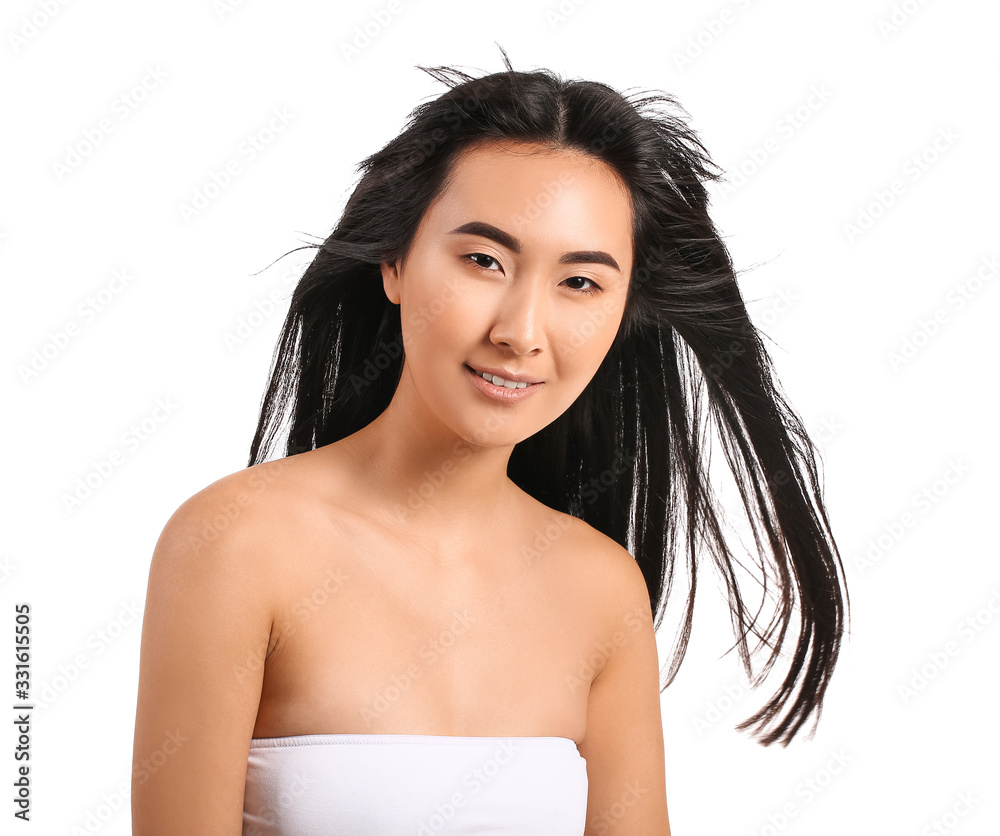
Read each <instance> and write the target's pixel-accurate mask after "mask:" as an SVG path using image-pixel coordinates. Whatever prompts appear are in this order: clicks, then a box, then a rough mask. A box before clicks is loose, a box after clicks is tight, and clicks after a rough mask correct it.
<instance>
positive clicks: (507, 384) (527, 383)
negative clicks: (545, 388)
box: [465, 363, 544, 403]
mask: <svg viewBox="0 0 1000 836" xmlns="http://www.w3.org/2000/svg"><path fill="white" fill-rule="evenodd" d="M465 369H466V371H467V372H468V373H469V377H470V378H471V379H472V382H473V384H474V385H475V386H476V388H477V389H479V391H480V392H482V393H483V394H484V395H486V396H487V397H489V398H491V399H492V400H498V401H504V402H507V403H511V402H514V401H520V400H523V399H524V398H526V397H528V396H530V395H532V394H534V392H536V391H537V390H538V389H539V387H541V386H542V384H543V383H544V381H541V380H534V379H532V378H528V377H526V376H524V375H518V376H514V375H511V377H510V378H505V377H503V376H502V375H499V374H494V373H493V372H492V371H490V370H480V369H476V368H473V367H472V366H470V365H469V364H468V363H466V364H465ZM508 374H510V373H509V372H508Z"/></svg>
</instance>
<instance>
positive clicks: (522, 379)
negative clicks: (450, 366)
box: [465, 363, 544, 384]
mask: <svg viewBox="0 0 1000 836" xmlns="http://www.w3.org/2000/svg"><path fill="white" fill-rule="evenodd" d="M465 365H466V366H467V367H468V368H470V369H472V370H473V371H476V372H486V373H487V374H495V375H496V376H497V377H502V378H503V379H504V380H513V381H514V382H515V383H528V384H531V383H543V382H544V381H541V380H535V378H533V377H529V376H528V375H526V374H517V373H516V372H515V371H513V370H512V369H501V368H499V367H494V366H473V365H472V364H471V363H466V364H465Z"/></svg>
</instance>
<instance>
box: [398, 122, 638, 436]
mask: <svg viewBox="0 0 1000 836" xmlns="http://www.w3.org/2000/svg"><path fill="white" fill-rule="evenodd" d="M631 227H632V217H631V208H630V202H629V198H628V193H627V190H626V187H625V186H624V184H623V183H622V182H621V181H620V180H619V179H618V177H617V175H616V174H615V173H614V172H613V170H612V169H611V168H610V167H608V166H607V165H606V164H605V163H603V162H601V161H600V160H597V159H595V158H593V157H590V156H588V155H586V154H583V153H581V152H577V151H566V150H559V151H553V150H550V149H545V148H543V147H542V146H537V145H529V144H525V143H513V142H504V143H502V144H501V143H496V142H491V143H486V144H481V145H477V146H475V147H473V148H470V149H467V150H466V151H465V152H464V153H463V154H462V155H461V156H460V157H459V158H458V160H457V161H456V163H455V166H454V168H453V174H452V177H451V179H450V180H449V182H448V184H447V185H446V187H445V189H444V190H443V191H442V192H441V193H440V194H439V195H438V197H437V198H436V199H435V200H434V201H433V202H432V203H431V205H430V206H429V207H428V209H427V211H426V213H425V214H424V217H423V219H422V220H421V223H420V226H419V228H418V230H417V233H416V237H415V239H414V241H413V245H412V248H411V250H410V252H409V254H408V255H407V257H406V260H405V261H404V262H402V263H400V262H397V263H395V264H388V263H384V264H383V265H382V276H383V284H384V287H385V292H386V295H387V296H388V297H389V299H390V300H391V301H392V302H393V303H395V304H399V305H400V317H401V321H402V331H403V348H404V363H403V370H402V377H401V379H400V383H399V386H400V388H402V387H408V391H407V392H406V393H405V394H406V396H407V397H410V396H416V397H418V398H419V399H420V400H421V401H423V402H424V403H425V404H426V406H427V408H428V409H429V410H430V411H431V412H432V413H433V414H434V415H436V416H437V417H438V419H440V420H441V421H442V422H444V424H446V425H447V426H449V427H451V428H452V429H453V430H454V431H455V432H456V433H458V434H459V435H460V436H461V437H462V438H464V439H465V440H466V441H468V442H470V443H473V444H477V445H485V446H507V445H513V444H516V443H518V442H520V441H523V440H524V439H525V438H528V437H529V436H531V435H533V434H534V433H536V432H538V431H539V430H540V429H542V427H544V426H546V425H548V424H550V423H551V422H552V421H554V420H555V419H556V418H558V417H559V416H560V415H561V414H562V413H563V412H565V411H566V409H567V408H568V407H569V406H570V405H571V404H572V403H573V401H575V400H576V398H577V397H578V396H579V395H580V393H581V392H582V391H583V390H584V388H586V386H587V384H588V383H589V382H590V380H591V378H592V377H593V376H594V374H595V372H596V371H597V368H598V367H599V366H600V364H601V362H602V361H603V360H604V357H605V355H606V354H607V352H608V349H609V348H610V346H611V343H612V342H613V341H614V338H615V335H616V333H617V332H618V327H619V325H620V324H621V320H622V316H623V313H624V309H625V298H626V295H627V291H628V281H629V275H630V274H631V270H632V233H631ZM475 370H479V371H480V372H482V371H489V370H492V371H495V372H496V373H497V374H498V375H499V376H500V377H501V378H505V379H509V378H519V379H523V380H527V381H531V383H530V385H528V386H524V387H522V386H521V384H517V388H510V385H507V386H505V385H503V383H502V381H498V382H497V383H498V384H499V385H497V384H493V383H490V382H487V381H486V380H484V379H483V378H482V377H481V376H480V375H479V374H477V372H476V371H475ZM504 372H507V374H506V375H505V374H504ZM511 382H513V381H511ZM399 394H400V393H399V392H397V396H399Z"/></svg>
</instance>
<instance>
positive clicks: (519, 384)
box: [465, 363, 542, 389]
mask: <svg viewBox="0 0 1000 836" xmlns="http://www.w3.org/2000/svg"><path fill="white" fill-rule="evenodd" d="M465 368H467V369H468V370H469V371H471V372H473V373H474V374H477V375H479V376H480V377H481V378H482V379H483V380H485V381H487V382H488V383H492V384H493V385H494V386H503V387H505V388H507V389H525V388H527V387H528V386H537V385H538V384H539V383H541V382H542V381H540V380H535V379H534V378H532V377H528V376H527V375H523V374H516V373H514V372H505V371H504V370H503V369H486V368H483V369H477V368H475V367H474V366H470V365H469V364H468V363H466V364H465Z"/></svg>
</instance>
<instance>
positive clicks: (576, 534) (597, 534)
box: [546, 509, 650, 615]
mask: <svg viewBox="0 0 1000 836" xmlns="http://www.w3.org/2000/svg"><path fill="white" fill-rule="evenodd" d="M546 510H547V511H548V514H549V520H550V527H549V528H548V529H547V534H548V535H552V534H553V533H554V530H555V529H557V528H558V529H561V530H562V531H564V532H565V534H566V535H567V536H566V537H565V541H566V543H565V549H564V551H565V554H566V557H567V559H568V560H569V561H570V562H571V564H572V568H573V570H574V572H576V573H577V574H580V575H583V576H585V577H587V578H588V579H589V581H590V582H591V583H592V584H593V588H594V589H595V590H598V591H599V592H600V595H601V597H602V598H603V599H605V600H606V601H607V603H608V605H609V608H610V610H609V612H610V613H611V614H612V615H616V614H618V612H619V610H621V608H622V607H623V606H625V607H628V608H632V607H634V606H636V605H639V608H640V609H643V608H644V609H645V610H649V609H650V606H649V603H650V602H649V592H648V590H647V587H646V581H645V578H644V577H643V574H642V570H641V569H640V568H639V564H638V563H636V560H635V558H634V557H633V556H632V554H631V552H629V550H628V549H626V548H625V547H624V546H622V545H621V544H619V543H618V542H616V541H615V540H614V539H612V538H611V537H609V536H608V535H607V534H605V533H604V532H602V531H599V530H597V529H596V528H594V527H593V526H592V525H590V524H589V523H587V522H586V521H584V520H581V519H580V518H579V517H574V516H572V515H570V514H565V513H563V512H561V511H555V510H552V509H546ZM581 568H582V569H583V572H581V571H580V570H581Z"/></svg>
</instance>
